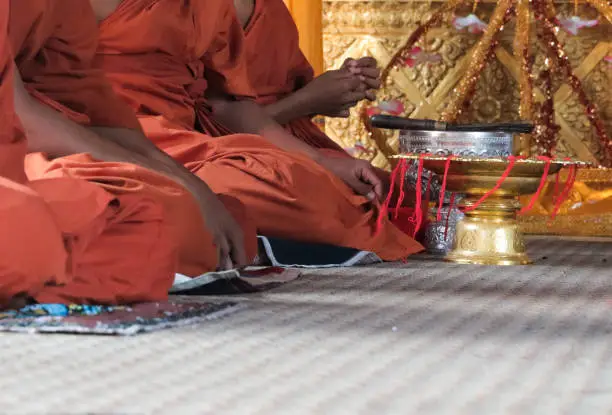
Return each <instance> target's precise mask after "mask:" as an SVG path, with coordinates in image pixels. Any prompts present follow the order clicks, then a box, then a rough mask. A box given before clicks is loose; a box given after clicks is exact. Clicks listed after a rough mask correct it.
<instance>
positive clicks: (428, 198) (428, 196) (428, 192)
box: [425, 173, 433, 216]
mask: <svg viewBox="0 0 612 415" xmlns="http://www.w3.org/2000/svg"><path fill="white" fill-rule="evenodd" d="M432 179H433V174H432V173H430V174H429V179H427V188H426V190H425V207H426V209H427V212H425V216H427V213H428V212H429V202H430V201H431V180H432Z"/></svg>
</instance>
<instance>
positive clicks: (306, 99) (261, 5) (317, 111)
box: [234, 0, 379, 156]
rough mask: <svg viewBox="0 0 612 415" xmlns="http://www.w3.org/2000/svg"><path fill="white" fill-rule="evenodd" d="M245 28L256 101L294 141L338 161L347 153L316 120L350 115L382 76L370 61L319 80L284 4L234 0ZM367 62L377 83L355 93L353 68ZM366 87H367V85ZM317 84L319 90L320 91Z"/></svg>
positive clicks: (267, 0)
mask: <svg viewBox="0 0 612 415" xmlns="http://www.w3.org/2000/svg"><path fill="white" fill-rule="evenodd" d="M234 4H235V5H236V9H237V14H238V18H239V20H240V22H241V24H242V26H243V27H244V33H245V41H244V55H245V59H246V61H247V64H248V76H249V79H250V84H251V86H252V88H253V90H254V91H255V94H256V97H257V102H259V103H260V104H261V105H263V106H265V107H266V110H267V111H268V113H269V114H270V115H272V116H273V117H274V118H275V119H276V120H277V121H278V122H279V123H281V124H283V125H284V126H285V128H287V130H288V131H290V132H291V133H292V134H293V135H294V136H295V137H297V138H299V139H300V140H302V141H304V142H305V143H307V144H308V145H310V146H312V147H314V148H317V149H321V150H323V151H329V152H331V153H332V154H335V155H338V156H348V154H347V153H346V152H345V151H344V150H343V149H342V148H341V147H340V146H339V145H338V144H336V143H335V142H334V141H333V140H332V139H331V138H329V137H328V136H327V135H326V134H325V133H324V132H323V131H321V129H320V128H319V127H318V126H317V125H315V124H314V123H313V122H312V117H313V116H314V115H327V116H348V109H349V108H350V107H352V106H354V105H355V104H356V103H357V102H358V101H359V100H361V99H363V98H373V95H370V94H369V93H368V91H365V90H364V89H368V88H374V89H375V88H377V87H378V86H379V81H378V75H379V71H378V70H377V69H376V67H375V64H376V62H375V60H374V59H371V58H366V59H361V60H358V61H356V60H350V61H352V62H349V61H347V63H345V65H344V66H343V68H341V69H339V70H335V71H328V72H326V73H325V74H323V75H322V76H321V77H319V78H317V80H316V81H315V82H314V83H313V81H314V80H315V77H314V70H313V68H312V66H311V65H310V63H309V62H308V60H307V59H306V57H305V56H304V54H303V53H302V51H301V50H300V46H299V35H298V30H297V27H296V25H295V22H294V21H293V18H292V17H291V14H290V12H289V10H288V9H287V6H286V5H285V3H284V2H283V0H234ZM359 62H367V63H369V64H370V65H371V66H372V67H371V68H367V70H369V71H370V73H371V76H372V78H373V79H369V81H370V82H369V85H367V84H366V85H364V88H359V87H358V89H360V92H359V91H358V92H356V93H353V92H352V89H353V82H354V81H353V80H352V78H353V76H352V74H351V72H350V70H349V68H348V66H349V65H348V64H349V63H352V64H357V63H359ZM362 84H364V83H363V82H362ZM317 85H318V86H317Z"/></svg>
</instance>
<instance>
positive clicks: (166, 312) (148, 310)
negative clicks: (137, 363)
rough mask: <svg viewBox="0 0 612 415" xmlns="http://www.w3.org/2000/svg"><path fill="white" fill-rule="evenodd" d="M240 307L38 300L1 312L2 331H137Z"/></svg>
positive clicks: (198, 319)
mask: <svg viewBox="0 0 612 415" xmlns="http://www.w3.org/2000/svg"><path fill="white" fill-rule="evenodd" d="M240 308H241V307H240V306H239V305H238V304H237V303H233V302H221V303H213V302H207V303H178V302H172V301H170V302H163V303H144V304H137V305H134V306H130V307H109V306H95V305H94V306H87V305H62V304H36V305H31V306H27V307H24V308H22V309H21V310H9V311H4V312H0V331H8V332H26V333H72V334H107V335H134V334H140V333H146V332H151V331H157V330H161V329H166V328H172V327H179V326H186V325H192V324H196V323H198V322H201V321H205V320H210V319H213V318H217V317H221V316H224V315H226V314H228V313H231V312H234V311H237V310H238V309H240Z"/></svg>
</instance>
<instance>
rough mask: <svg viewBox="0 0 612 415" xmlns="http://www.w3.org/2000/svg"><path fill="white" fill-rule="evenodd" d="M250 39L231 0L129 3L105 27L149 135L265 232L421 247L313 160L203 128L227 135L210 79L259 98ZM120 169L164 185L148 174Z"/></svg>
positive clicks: (75, 167) (104, 39)
mask: <svg viewBox="0 0 612 415" xmlns="http://www.w3.org/2000/svg"><path fill="white" fill-rule="evenodd" d="M242 39H243V32H242V28H241V27H240V24H239V23H238V21H237V19H236V16H235V11H234V7H233V4H232V3H231V1H229V0H216V1H213V0H210V1H197V2H196V1H175V0H123V1H122V2H121V3H120V4H119V6H118V7H117V9H116V10H115V11H114V12H113V13H112V14H111V15H110V16H108V17H107V18H106V19H105V20H104V21H102V22H101V24H100V35H99V41H100V45H99V49H98V56H97V58H98V64H99V65H100V66H101V67H102V68H103V69H104V72H105V74H106V77H107V78H108V79H109V80H110V81H111V82H112V84H113V86H114V89H115V92H116V93H117V94H118V95H119V96H120V97H122V98H123V99H124V100H125V101H126V102H127V103H129V104H130V105H131V106H132V107H133V108H134V109H135V110H136V112H137V113H138V115H139V117H140V122H141V125H142V127H143V129H144V131H145V134H146V135H147V136H148V137H149V139H151V140H152V141H153V142H154V143H155V144H156V145H157V146H158V147H160V148H161V149H163V150H164V151H165V152H167V153H168V154H170V155H171V156H173V157H174V158H175V159H176V160H178V161H180V162H181V163H183V164H184V165H185V166H186V167H187V168H189V169H190V170H191V171H192V172H194V173H195V174H197V175H198V176H199V177H201V178H202V179H203V180H204V181H205V182H206V183H208V184H209V186H210V187H211V188H212V189H213V190H214V191H215V192H216V193H218V194H221V195H226V196H233V197H236V198H237V199H239V200H240V201H241V202H242V203H243V204H244V205H245V206H247V209H248V216H249V218H250V219H252V220H253V221H254V222H255V224H256V226H257V230H258V231H259V233H261V234H264V235H267V236H273V237H279V238H287V239H293V240H299V241H307V242H315V243H317V242H318V243H328V244H335V245H340V246H349V247H354V248H357V249H362V250H368V251H373V252H376V253H378V254H379V255H380V256H381V257H382V258H383V259H387V260H396V259H400V258H404V257H406V256H408V255H409V254H412V253H414V252H417V251H419V250H421V246H420V245H419V244H418V243H416V242H415V241H414V240H413V239H412V238H410V237H408V236H406V235H405V234H403V233H402V232H401V231H400V230H399V229H397V228H396V227H395V226H393V225H392V224H391V223H390V222H388V221H386V220H385V221H384V222H383V226H382V229H381V231H380V232H379V233H376V232H375V229H376V213H377V212H376V210H375V209H373V208H372V206H371V205H370V203H369V202H368V201H367V200H366V199H365V198H363V197H360V196H357V195H355V194H354V193H353V192H352V191H351V190H350V189H349V188H348V187H347V186H346V185H345V184H344V183H342V182H341V181H340V180H339V179H337V178H336V177H335V176H333V175H332V174H331V173H329V172H327V171H326V170H325V169H323V168H322V167H320V166H319V165H317V164H316V163H314V162H313V161H311V160H310V159H308V158H306V157H304V156H301V155H296V154H290V153H288V152H285V151H283V150H281V149H279V148H277V147H275V146H273V145H271V144H270V143H269V142H268V141H266V140H265V139H263V138H261V137H258V136H254V135H247V134H239V135H238V134H237V135H230V136H224V137H218V138H212V137H210V136H208V135H204V134H201V133H199V132H197V131H195V129H196V125H197V126H198V127H199V128H202V129H205V130H206V131H209V132H210V133H212V134H222V133H223V132H224V131H223V127H222V126H220V125H219V124H218V123H216V122H215V120H214V119H213V118H212V116H211V113H210V107H209V106H208V105H207V103H206V100H205V99H204V93H205V91H206V89H207V87H208V84H209V83H214V85H215V87H216V88H219V89H222V90H224V91H226V92H228V93H230V94H232V95H234V96H236V97H237V98H239V99H246V98H252V97H254V93H253V91H252V89H251V87H250V84H249V81H248V77H247V75H246V62H245V61H244V60H243V55H242V53H241V48H242ZM52 169H63V170H64V171H66V172H69V174H71V175H77V176H79V177H86V178H95V177H96V176H97V175H98V170H99V167H97V166H96V165H95V164H90V165H85V164H84V163H78V162H74V161H73V160H72V159H70V158H67V159H63V160H56V161H55V162H54V165H53V166H52V167H51V170H52ZM114 173H115V174H116V175H117V180H120V179H121V180H129V181H131V182H134V183H140V184H141V185H142V186H143V187H147V188H150V189H151V191H152V192H154V191H155V183H153V185H152V186H149V183H150V178H149V177H145V175H144V173H143V172H135V171H134V170H133V169H124V170H120V169H117V171H116V172H114ZM192 245H193V246H196V247H197V244H195V243H194V244H192ZM192 249H194V248H192ZM181 266H182V267H184V266H185V264H184V263H182V264H181Z"/></svg>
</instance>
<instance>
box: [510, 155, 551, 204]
mask: <svg viewBox="0 0 612 415" xmlns="http://www.w3.org/2000/svg"><path fill="white" fill-rule="evenodd" d="M538 160H542V161H546V165H545V166H544V172H543V173H542V179H541V180H540V185H539V186H538V190H536V192H535V193H534V194H533V196H532V197H531V200H529V203H528V204H527V206H525V207H523V208H522V209H521V210H520V211H519V213H518V214H519V215H522V214H524V213H525V212H529V211H530V210H531V209H533V205H535V203H536V201H537V200H538V198H539V197H540V194H541V193H542V189H544V186H545V185H546V180H547V179H548V172H549V171H550V164H551V163H552V159H551V158H550V157H546V156H538Z"/></svg>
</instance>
